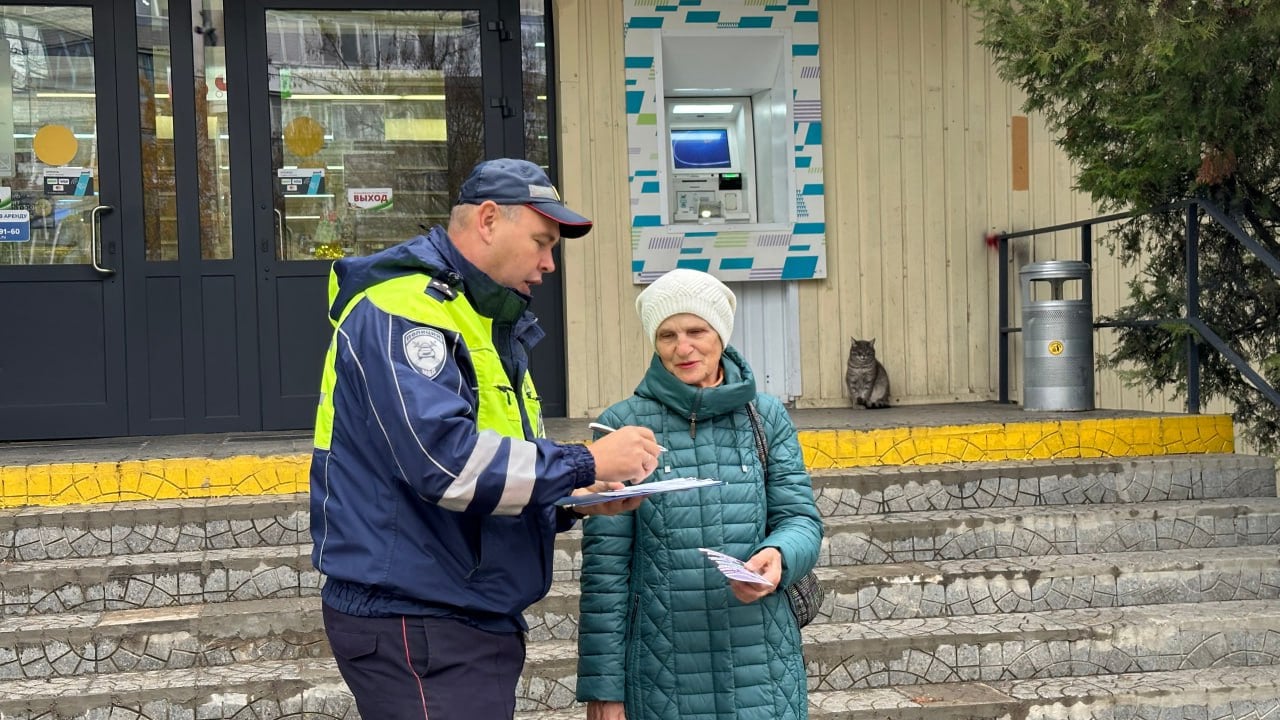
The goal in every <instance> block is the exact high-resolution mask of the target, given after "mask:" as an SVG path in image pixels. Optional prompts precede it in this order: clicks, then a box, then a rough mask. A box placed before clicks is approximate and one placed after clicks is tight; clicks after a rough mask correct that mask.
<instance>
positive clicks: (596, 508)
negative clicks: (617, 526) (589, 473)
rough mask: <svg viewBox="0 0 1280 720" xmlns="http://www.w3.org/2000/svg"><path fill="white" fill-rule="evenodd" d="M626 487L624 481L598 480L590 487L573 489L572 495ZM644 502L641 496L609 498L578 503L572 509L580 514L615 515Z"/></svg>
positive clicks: (633, 508)
mask: <svg viewBox="0 0 1280 720" xmlns="http://www.w3.org/2000/svg"><path fill="white" fill-rule="evenodd" d="M624 487H626V484H625V483H620V482H611V483H602V482H598V483H596V484H594V485H592V486H591V487H585V488H579V489H577V490H574V491H573V494H574V495H587V494H590V493H592V492H603V491H605V490H621V489H622V488H624ZM642 502H644V498H643V497H630V498H620V499H618V500H610V501H609V502H602V503H593V504H591V505H579V506H575V507H574V508H573V509H574V511H576V512H577V513H579V514H580V515H617V514H618V513H624V512H627V511H628V510H635V509H636V508H638V507H640V503H642Z"/></svg>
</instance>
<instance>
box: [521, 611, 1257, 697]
mask: <svg viewBox="0 0 1280 720" xmlns="http://www.w3.org/2000/svg"><path fill="white" fill-rule="evenodd" d="M804 640H805V661H806V668H807V670H808V673H809V687H810V689H811V690H824V691H825V690H849V689H854V688H873V687H901V686H908V685H921V684H938V683H954V682H975V681H996V680H1029V679H1043V678H1053V677H1064V676H1075V677H1083V676H1091V675H1099V674H1119V673H1127V672H1149V671H1163V670H1189V669H1197V668H1208V667H1219V666H1227V665H1255V664H1263V663H1267V662H1271V661H1273V660H1274V659H1275V658H1276V657H1277V655H1278V654H1280V601H1275V600H1251V601H1238V602H1224V603H1203V604H1178V605H1149V606H1137V607H1128V608H1104V609H1096V608H1081V609H1073V610H1050V611H1044V612H1032V613H1008V614H996V615H970V616H965V617H943V618H923V619H919V618H918V619H912V620H877V621H870V622H863V623H823V624H817V623H815V624H813V625H810V626H809V627H807V628H805V630H804ZM576 669H577V645H576V643H575V642H573V641H565V640H555V641H546V642H539V643H536V644H531V645H530V647H529V651H528V656H527V658H526V661H525V672H524V677H523V678H522V681H521V685H520V695H519V696H520V697H521V698H522V699H524V700H527V701H530V702H532V703H534V704H537V705H539V706H541V707H547V708H548V709H557V708H556V705H555V704H554V703H555V700H556V699H557V698H566V697H569V698H571V697H572V696H573V688H574V687H575V685H576Z"/></svg>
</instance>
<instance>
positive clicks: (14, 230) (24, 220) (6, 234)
mask: <svg viewBox="0 0 1280 720" xmlns="http://www.w3.org/2000/svg"><path fill="white" fill-rule="evenodd" d="M5 189H6V190H7V189H8V188H5ZM29 240H31V213H29V212H27V211H26V210H0V242H27V241H29Z"/></svg>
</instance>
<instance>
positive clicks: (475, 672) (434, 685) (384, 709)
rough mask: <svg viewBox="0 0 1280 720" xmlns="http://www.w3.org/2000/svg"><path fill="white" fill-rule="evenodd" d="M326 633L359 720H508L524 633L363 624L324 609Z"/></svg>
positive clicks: (431, 624)
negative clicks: (412, 719) (415, 719)
mask: <svg viewBox="0 0 1280 720" xmlns="http://www.w3.org/2000/svg"><path fill="white" fill-rule="evenodd" d="M324 629H325V632H326V633H327V634H328V636H329V645H330V646H331V647H332V648H333V656H334V658H335V659H337V661H338V670H339V671H341V673H342V679H343V680H345V681H346V683H347V687H348V688H350V689H351V693H352V694H353V695H355V698H356V708H357V709H358V710H359V711H360V717H362V718H364V719H365V720H402V719H408V718H423V719H424V720H425V719H427V718H429V719H430V720H510V718H512V716H514V714H515V704H516V700H515V695H516V682H517V681H518V680H519V679H520V671H521V670H522V669H523V667H524V652H525V643H524V634H523V633H492V632H487V631H485V630H480V629H479V628H475V627H472V626H470V625H468V624H466V623H464V622H461V621H459V620H451V619H448V618H432V617H412V616H404V617H389V618H368V617H356V616H354V615H347V614H344V613H340V612H338V611H337V610H334V609H333V608H331V607H329V606H328V605H325V606H324Z"/></svg>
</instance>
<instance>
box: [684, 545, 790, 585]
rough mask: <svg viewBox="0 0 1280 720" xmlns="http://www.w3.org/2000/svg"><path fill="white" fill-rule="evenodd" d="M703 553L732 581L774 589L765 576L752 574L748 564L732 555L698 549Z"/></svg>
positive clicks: (708, 549)
mask: <svg viewBox="0 0 1280 720" xmlns="http://www.w3.org/2000/svg"><path fill="white" fill-rule="evenodd" d="M698 549H699V550H701V551H702V554H703V555H706V556H707V559H708V560H710V561H711V562H713V563H715V564H716V568H717V569H719V570H720V572H721V574H723V575H724V576H725V577H727V578H729V579H730V580H741V581H742V582H749V583H755V584H757V585H768V586H769V587H773V583H771V582H769V579H768V578H766V577H765V576H763V575H761V574H759V573H757V572H752V571H751V570H748V569H747V566H746V564H744V563H743V562H742V561H741V560H739V559H738V558H736V557H733V556H732V555H725V554H724V553H722V552H719V551H716V550H712V549H710V548H698Z"/></svg>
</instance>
